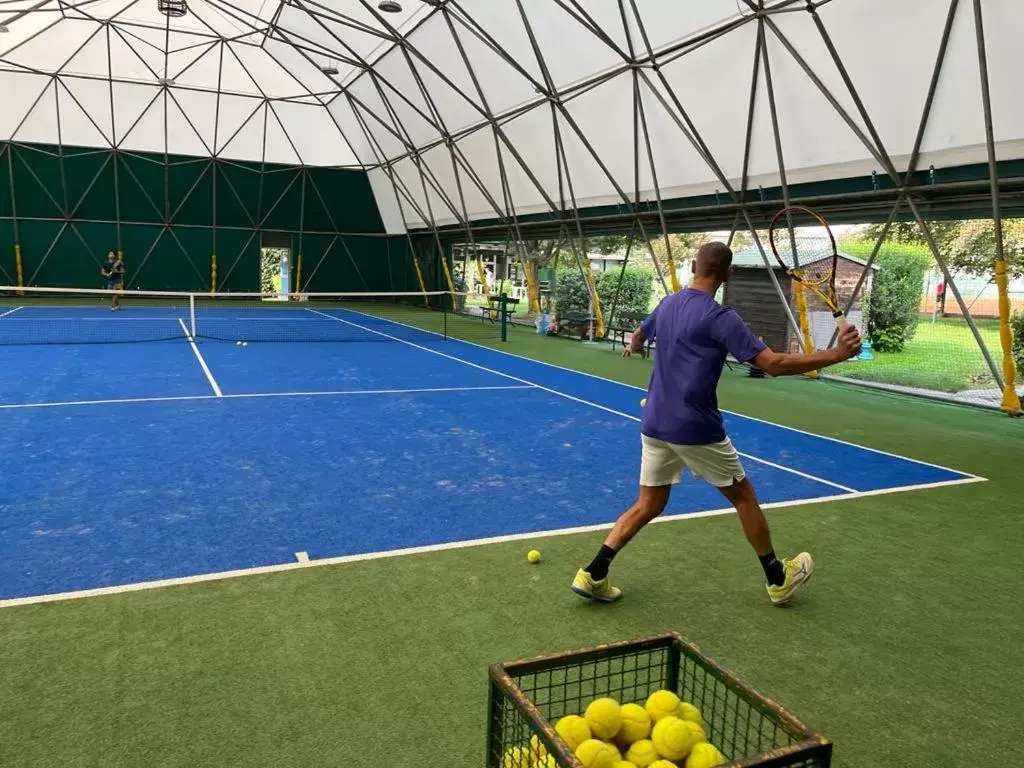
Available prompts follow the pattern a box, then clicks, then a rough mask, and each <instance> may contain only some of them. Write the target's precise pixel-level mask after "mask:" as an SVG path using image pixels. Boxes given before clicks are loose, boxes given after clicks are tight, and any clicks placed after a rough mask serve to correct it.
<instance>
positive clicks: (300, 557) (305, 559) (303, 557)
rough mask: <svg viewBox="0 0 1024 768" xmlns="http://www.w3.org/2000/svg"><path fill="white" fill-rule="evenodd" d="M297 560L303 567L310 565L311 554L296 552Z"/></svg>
mask: <svg viewBox="0 0 1024 768" xmlns="http://www.w3.org/2000/svg"><path fill="white" fill-rule="evenodd" d="M295 559H296V560H297V561H298V562H300V563H302V564H303V565H309V553H308V552H296V553H295Z"/></svg>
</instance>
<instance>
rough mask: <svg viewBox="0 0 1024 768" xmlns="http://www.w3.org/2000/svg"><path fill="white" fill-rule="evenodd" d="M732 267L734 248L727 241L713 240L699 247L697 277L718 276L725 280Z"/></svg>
mask: <svg viewBox="0 0 1024 768" xmlns="http://www.w3.org/2000/svg"><path fill="white" fill-rule="evenodd" d="M731 267H732V250H731V249H730V248H729V246H728V245H726V244H725V243H722V242H719V241H718V240H712V241H711V242H710V243H704V245H702V246H701V247H700V248H698V249H697V265H696V269H695V270H694V272H695V273H696V275H697V277H716V278H718V279H719V280H723V281H724V280H725V279H726V278H728V277H729V269H730V268H731Z"/></svg>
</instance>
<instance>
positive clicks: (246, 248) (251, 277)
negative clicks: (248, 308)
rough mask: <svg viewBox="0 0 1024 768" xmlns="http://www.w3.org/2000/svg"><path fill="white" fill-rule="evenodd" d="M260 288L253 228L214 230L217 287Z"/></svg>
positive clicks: (236, 289) (247, 291)
mask: <svg viewBox="0 0 1024 768" xmlns="http://www.w3.org/2000/svg"><path fill="white" fill-rule="evenodd" d="M259 289H260V237H259V233H258V232H256V231H255V230H251V229H250V230H245V229H220V230H217V290H218V291H243V292H246V293H252V292H255V291H259Z"/></svg>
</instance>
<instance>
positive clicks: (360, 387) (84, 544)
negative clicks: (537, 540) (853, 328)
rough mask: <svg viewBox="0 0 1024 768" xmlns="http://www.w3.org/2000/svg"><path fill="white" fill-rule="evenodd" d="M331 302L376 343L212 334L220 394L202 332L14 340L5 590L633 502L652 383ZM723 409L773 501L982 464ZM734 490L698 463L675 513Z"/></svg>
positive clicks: (445, 538)
mask: <svg viewBox="0 0 1024 768" xmlns="http://www.w3.org/2000/svg"><path fill="white" fill-rule="evenodd" d="M331 314H332V315H334V316H335V317H334V320H331V319H326V320H324V322H334V321H340V322H344V323H348V324H356V325H358V326H360V327H362V328H365V329H366V330H367V332H368V333H372V334H373V335H374V336H376V337H378V338H379V342H370V343H367V342H358V343H290V344H251V345H249V346H248V347H246V348H242V347H238V346H236V345H234V344H230V343H223V342H207V343H201V344H199V345H198V348H199V349H200V350H201V354H202V357H203V358H204V359H205V362H206V363H207V365H208V367H209V369H210V372H211V373H212V375H213V377H215V379H216V381H217V382H218V383H219V386H220V389H221V390H222V391H223V394H224V397H222V398H221V397H216V396H214V394H213V392H212V390H211V386H210V382H209V381H208V379H207V377H206V375H205V374H204V372H203V371H202V369H201V367H200V365H199V362H198V360H197V357H196V355H195V354H194V352H193V350H192V349H191V346H190V345H189V344H188V343H187V341H186V340H184V339H180V340H176V341H162V342H152V343H146V344H132V345H118V344H99V345H68V346H53V347H42V346H24V347H8V348H5V350H4V356H5V360H6V361H7V363H8V364H7V365H6V366H5V367H4V368H3V370H0V480H2V483H0V605H2V604H3V602H2V601H5V600H6V601H8V602H7V604H8V605H10V604H12V603H11V602H10V601H11V600H13V599H17V598H32V597H37V596H44V595H53V594H57V593H67V592H74V591H79V590H88V589H96V588H107V587H117V586H123V585H130V584H137V583H139V582H147V581H154V580H162V579H175V578H181V577H191V576H197V575H201V574H211V573H219V572H224V571H231V570H237V569H246V568H253V567H261V566H274V565H282V564H290V563H295V562H296V553H299V552H305V553H308V556H309V557H310V558H312V559H313V560H317V559H322V558H334V557H339V556H347V555H359V554H365V553H375V552H388V551H392V550H398V549H404V548H409V547H419V546H430V545H441V544H448V543H452V542H461V541H471V540H475V539H481V538H489V537H500V536H510V535H519V534H530V533H534V532H543V531H557V530H559V529H566V528H576V527H581V526H589V525H600V524H606V523H609V522H611V521H612V520H614V518H615V517H616V515H617V514H618V513H619V512H620V511H621V509H622V508H623V507H624V506H626V505H627V504H629V503H630V502H631V501H632V499H633V497H634V494H635V492H636V475H637V463H638V456H639V437H638V430H637V418H638V416H639V398H640V397H641V396H642V394H643V393H642V392H641V391H640V390H637V389H636V388H634V387H629V386H625V385H622V384H618V383H615V382H611V381H607V380H603V379H599V378H595V377H592V376H587V375H585V374H580V373H576V372H573V371H568V370H564V369H560V368H557V367H553V366H549V365H545V364H543V363H539V362H536V361H532V360H528V359H524V358H519V357H515V356H513V355H509V354H504V353H502V352H499V351H495V350H491V349H487V348H484V347H480V346H475V345H473V344H469V343H465V342H458V341H453V340H448V341H444V340H442V339H439V338H438V337H436V336H432V335H431V334H428V333H425V332H423V333H422V334H419V333H418V332H411V331H410V329H408V328H401V329H400V328H399V326H397V325H396V324H395V323H392V322H390V321H386V320H383V319H380V318H375V317H368V316H366V315H361V314H359V313H355V312H348V311H344V310H334V311H332V312H331ZM381 334H386V335H387V336H395V337H399V336H400V337H401V339H402V340H401V341H398V340H391V339H388V338H385V337H384V336H383V335H381ZM555 343H557V342H555ZM151 398H156V399H151ZM105 400H114V401H117V402H107V403H103V402H96V401H105ZM56 403H74V404H68V405H56ZM28 405H32V406H34V407H23V406H28ZM35 406H38V407H35ZM727 424H728V430H729V432H730V434H731V436H732V438H733V441H734V442H735V443H736V446H737V448H738V449H739V450H740V451H741V452H742V453H743V454H745V455H746V458H745V460H744V463H745V465H746V467H747V470H748V472H749V474H750V475H751V477H752V479H753V480H754V482H755V483H756V485H757V487H758V490H759V493H760V496H761V498H762V500H763V501H764V502H766V503H780V502H794V501H799V500H806V499H823V498H838V497H844V496H847V497H848V496H852V495H860V494H863V493H865V492H868V493H871V492H885V491H887V490H896V489H901V488H906V487H908V486H922V485H924V486H927V485H934V484H949V483H955V482H968V481H971V480H973V479H975V478H973V477H972V476H970V475H965V474H963V473H960V472H956V471H954V470H949V469H945V468H941V467H935V466H931V465H928V464H923V463H920V462H915V461H912V460H909V459H904V458H900V457H896V456H891V455H887V454H883V453H879V452H875V451H871V450H868V449H865V448H861V447H858V446H854V445H849V444H846V443H842V442H837V441H833V440H829V439H826V438H821V437H817V436H814V435H809V434H806V433H803V432H799V431H795V430H791V429H787V428H784V427H780V426H777V425H774V424H769V423H765V422H762V421H758V420H755V419H750V418H747V417H744V416H739V415H735V414H729V415H727ZM722 506H723V501H722V499H721V498H720V496H719V495H718V494H717V492H716V491H714V490H713V489H712V488H710V487H708V486H706V485H705V484H703V483H695V482H687V483H685V486H684V488H683V489H682V490H681V492H679V493H676V494H675V495H674V497H673V499H672V502H671V504H670V508H669V510H668V514H677V515H679V514H682V515H685V514H692V513H697V512H706V511H708V510H716V509H720V508H721V507H722Z"/></svg>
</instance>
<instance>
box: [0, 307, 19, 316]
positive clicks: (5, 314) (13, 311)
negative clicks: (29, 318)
mask: <svg viewBox="0 0 1024 768" xmlns="http://www.w3.org/2000/svg"><path fill="white" fill-rule="evenodd" d="M19 309H24V307H15V308H14V309H8V310H7V311H6V312H4V313H3V314H2V315H0V317H7V316H8V315H13V314H14V313H15V312H17V311H18V310H19Z"/></svg>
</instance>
